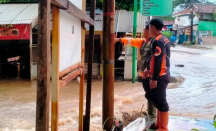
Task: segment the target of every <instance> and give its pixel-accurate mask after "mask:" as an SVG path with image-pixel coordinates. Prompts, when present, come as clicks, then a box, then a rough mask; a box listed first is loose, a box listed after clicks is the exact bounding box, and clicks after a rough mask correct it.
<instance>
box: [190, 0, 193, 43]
mask: <svg viewBox="0 0 216 131" xmlns="http://www.w3.org/2000/svg"><path fill="white" fill-rule="evenodd" d="M190 41H191V44H193V0H191V37H190Z"/></svg>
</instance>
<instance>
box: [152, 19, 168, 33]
mask: <svg viewBox="0 0 216 131" xmlns="http://www.w3.org/2000/svg"><path fill="white" fill-rule="evenodd" d="M149 24H150V25H153V26H154V27H155V28H156V29H157V30H160V31H161V30H162V29H163V26H164V23H163V21H162V20H161V19H159V18H153V19H151V21H150V23H149Z"/></svg>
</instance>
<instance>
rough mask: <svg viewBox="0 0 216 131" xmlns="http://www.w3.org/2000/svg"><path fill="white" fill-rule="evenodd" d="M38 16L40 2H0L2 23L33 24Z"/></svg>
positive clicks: (0, 21) (0, 20) (0, 22)
mask: <svg viewBox="0 0 216 131" xmlns="http://www.w3.org/2000/svg"><path fill="white" fill-rule="evenodd" d="M37 17H38V4H0V24H31V23H32V24H33V26H35V24H36V22H37Z"/></svg>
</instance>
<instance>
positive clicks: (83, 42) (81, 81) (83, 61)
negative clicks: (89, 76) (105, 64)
mask: <svg viewBox="0 0 216 131" xmlns="http://www.w3.org/2000/svg"><path fill="white" fill-rule="evenodd" d="M82 11H83V12H85V11H86V0H82ZM81 37H82V47H81V49H82V50H81V51H82V52H81V60H82V64H81V65H82V67H83V73H82V74H81V75H80V90H79V91H80V92H79V129H78V130H79V131H83V97H84V96H83V95H84V92H83V91H84V81H85V30H84V29H83V28H82V30H81Z"/></svg>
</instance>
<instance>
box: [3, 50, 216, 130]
mask: <svg viewBox="0 0 216 131" xmlns="http://www.w3.org/2000/svg"><path fill="white" fill-rule="evenodd" d="M178 64H182V65H184V67H176V66H175V65H178ZM171 74H172V75H173V76H182V77H184V78H185V81H184V82H183V83H182V84H179V83H175V84H170V87H172V88H171V89H168V91H167V98H168V102H169V105H170V114H171V115H172V116H181V117H182V116H183V117H191V118H204V119H212V118H213V116H214V114H216V95H215V94H216V50H213V49H212V50H207V49H191V48H185V47H181V46H177V47H176V48H172V55H171ZM143 104H144V109H146V99H145V98H144V91H143V88H142V85H141V83H135V84H132V83H131V82H115V116H116V117H117V118H121V114H122V112H126V111H127V112H130V113H132V112H133V111H134V110H136V111H139V110H141V107H142V105H143ZM59 106H60V109H59V110H60V112H59V113H60V114H59V129H60V131H76V130H77V129H78V113H79V112H78V107H79V83H78V82H77V81H72V82H71V83H70V84H68V85H67V86H65V87H64V88H62V89H61V90H60V103H59ZM35 111H36V81H33V82H29V81H25V80H18V79H17V80H0V131H34V130H35V116H36V113H35ZM101 119H102V82H101V81H94V82H93V89H92V108H91V131H99V130H100V129H101V125H102V121H101Z"/></svg>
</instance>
